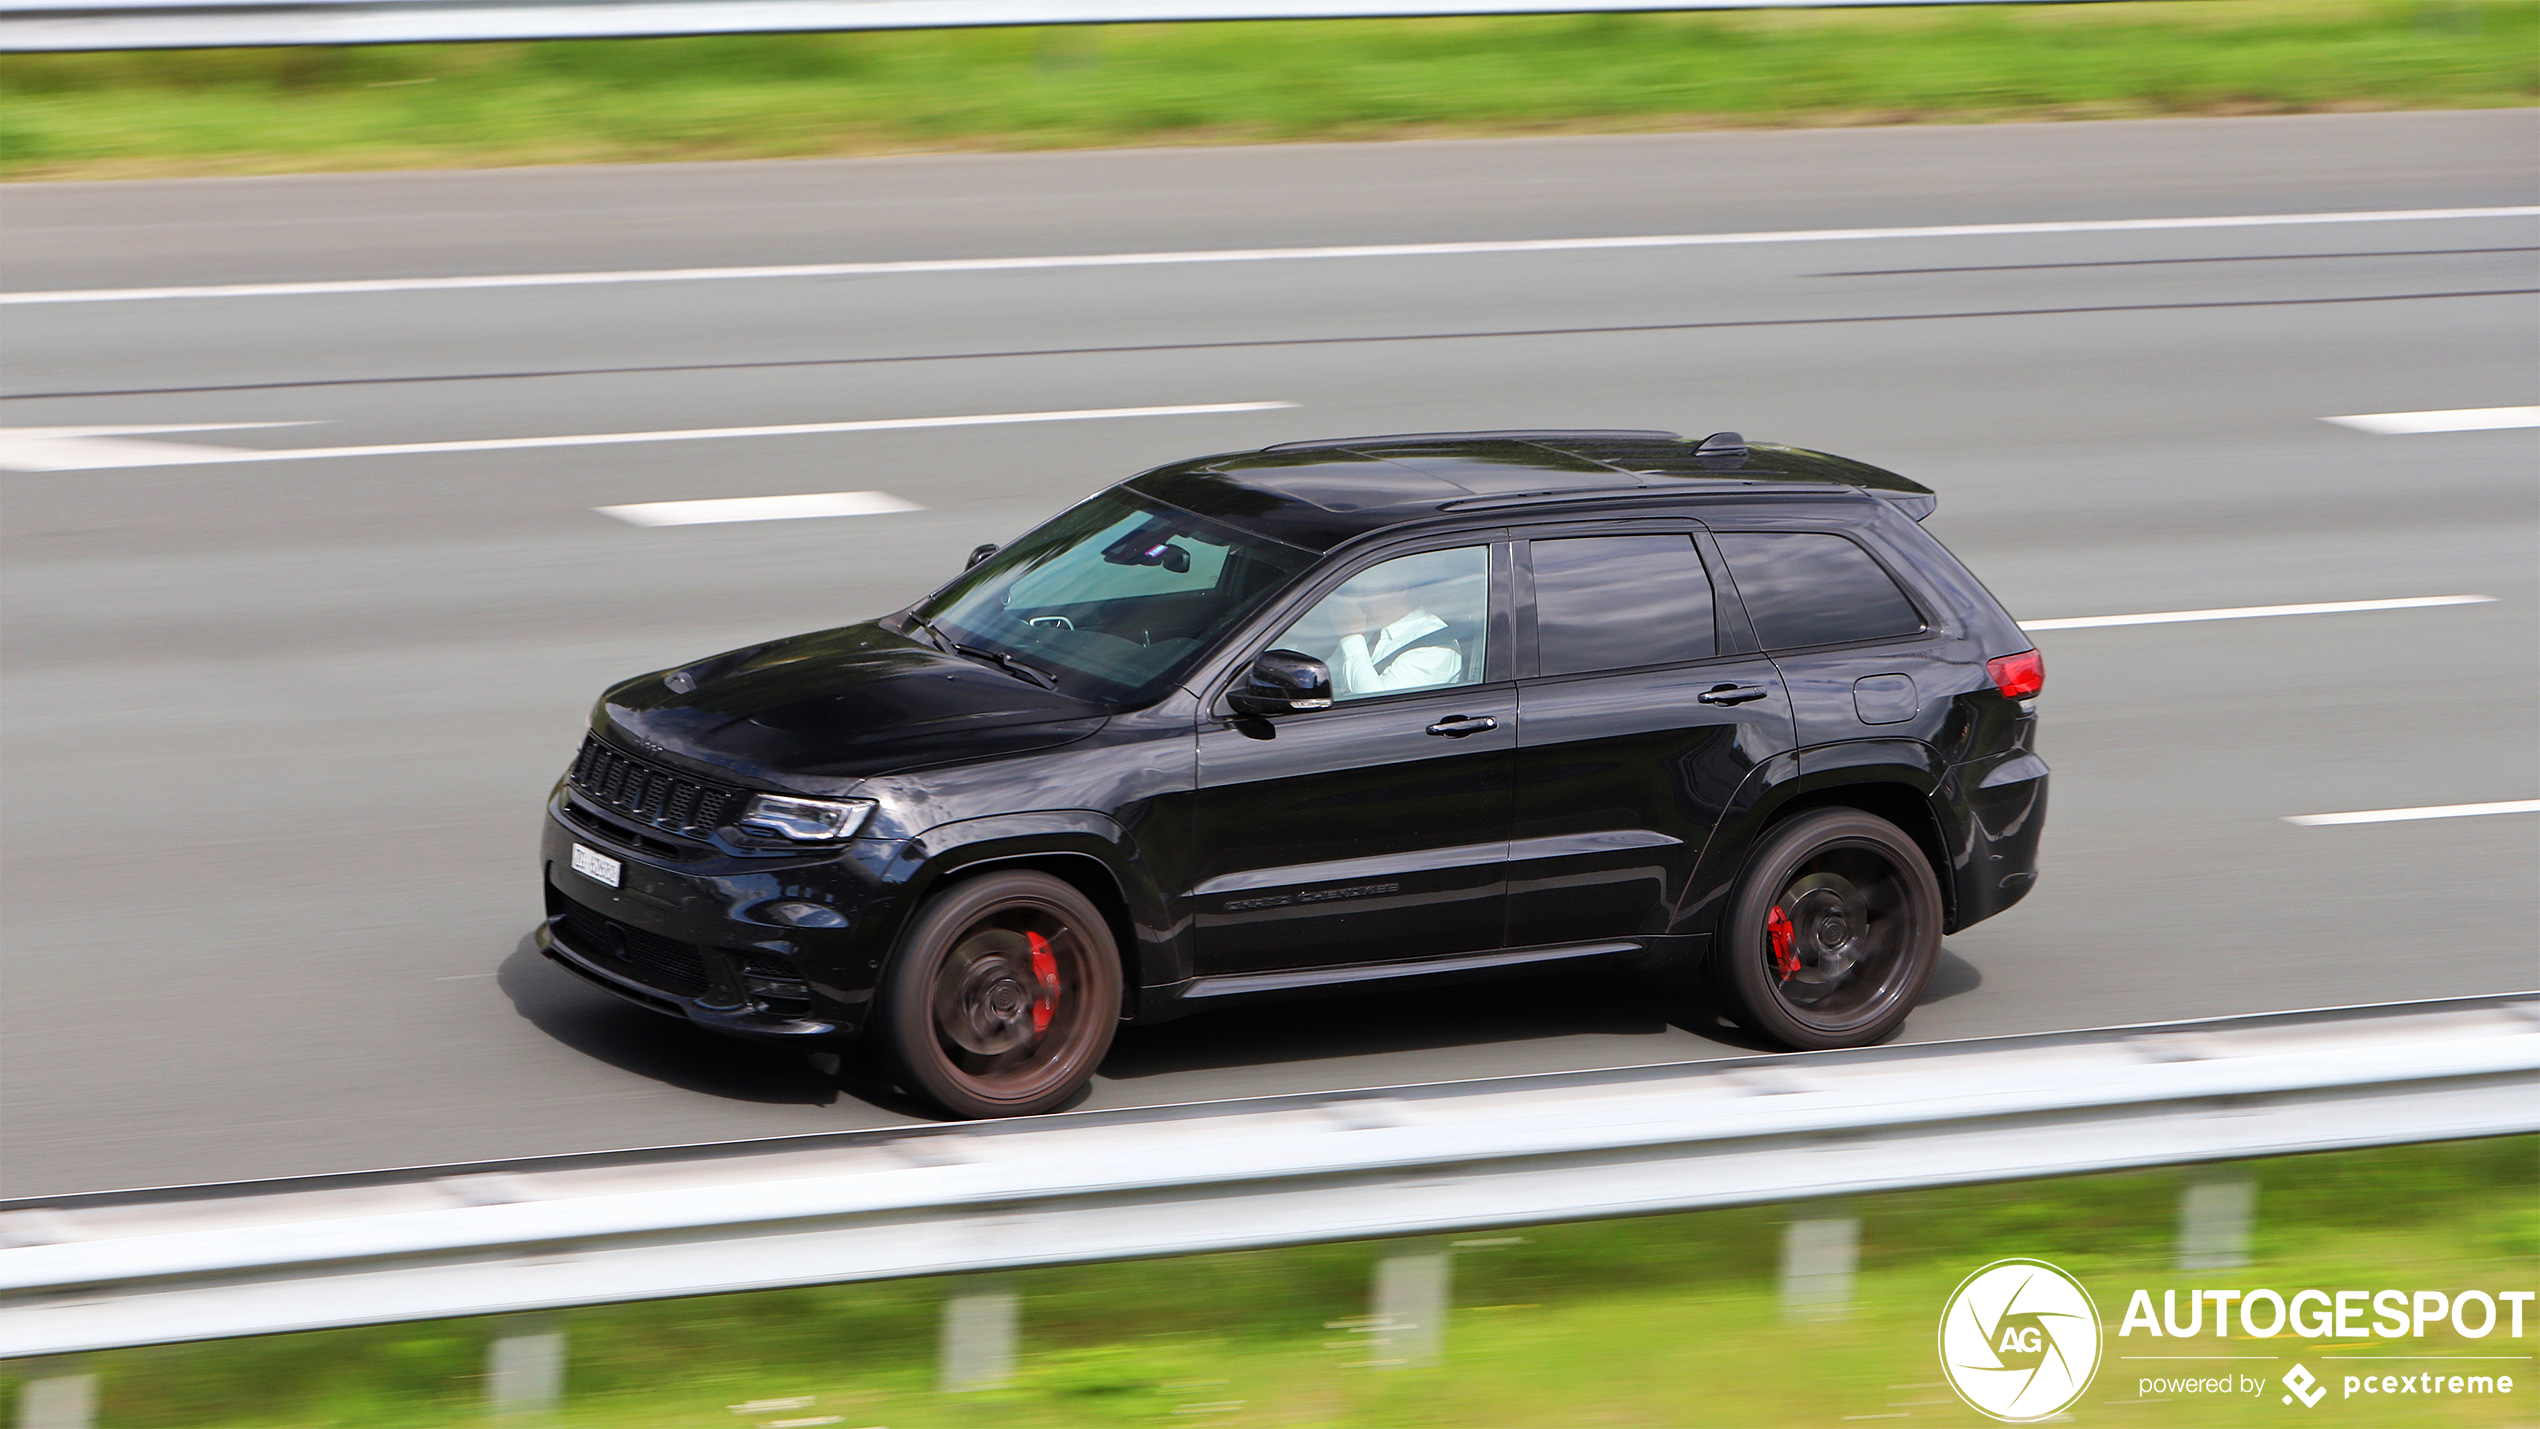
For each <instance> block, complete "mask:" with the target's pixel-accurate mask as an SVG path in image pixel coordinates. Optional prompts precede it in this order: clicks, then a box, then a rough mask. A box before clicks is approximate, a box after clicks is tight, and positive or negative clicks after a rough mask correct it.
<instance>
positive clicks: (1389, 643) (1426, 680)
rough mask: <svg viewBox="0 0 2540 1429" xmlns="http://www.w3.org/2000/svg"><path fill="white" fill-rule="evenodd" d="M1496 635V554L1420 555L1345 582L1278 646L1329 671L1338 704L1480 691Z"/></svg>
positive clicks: (1483, 550)
mask: <svg viewBox="0 0 2540 1429" xmlns="http://www.w3.org/2000/svg"><path fill="white" fill-rule="evenodd" d="M1489 634H1490V548H1489V547H1488V546H1457V547H1455V548H1453V549H1452V550H1445V551H1422V552H1421V553H1420V554H1418V555H1416V556H1397V557H1395V558H1394V559H1393V560H1390V561H1383V562H1380V563H1378V564H1376V565H1373V566H1369V567H1368V568H1367V569H1365V570H1363V571H1360V572H1359V573H1358V574H1356V575H1354V576H1351V577H1350V578H1349V579H1348V580H1347V581H1344V582H1342V584H1341V587H1340V589H1338V590H1336V591H1333V592H1332V593H1331V594H1330V595H1327V596H1325V597H1323V599H1322V600H1321V601H1319V602H1317V603H1316V605H1315V607H1314V608H1313V609H1312V610H1309V611H1307V612H1306V613H1305V616H1304V618H1303V619H1300V620H1299V621H1297V623H1296V624H1294V625H1292V626H1289V627H1288V631H1287V633H1286V634H1285V635H1282V636H1280V637H1279V638H1278V639H1277V640H1276V641H1274V642H1272V644H1273V646H1274V647H1275V648H1277V649H1281V650H1294V651H1296V652H1297V653H1299V654H1301V655H1312V656H1314V657H1315V658H1316V659H1319V660H1321V661H1322V662H1323V663H1324V664H1326V665H1329V666H1331V667H1332V698H1333V699H1334V700H1336V701H1345V700H1363V699H1366V698H1368V697H1369V696H1371V695H1389V694H1394V693H1396V692H1398V691H1402V690H1426V689H1447V688H1450V687H1453V686H1456V685H1478V684H1480V683H1481V681H1482V667H1483V664H1484V661H1485V657H1486V655H1487V654H1488V652H1487V650H1486V649H1485V643H1486V642H1487V641H1488V639H1489Z"/></svg>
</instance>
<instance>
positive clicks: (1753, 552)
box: [1718, 531, 1923, 650]
mask: <svg viewBox="0 0 2540 1429" xmlns="http://www.w3.org/2000/svg"><path fill="white" fill-rule="evenodd" d="M1718 540H1719V542H1720V552H1721V554H1723V555H1725V556H1727V557H1728V559H1729V573H1730V574H1731V575H1733V576H1735V577H1737V593H1738V598H1739V599H1740V600H1743V601H1744V602H1745V603H1746V614H1747V616H1748V618H1750V619H1752V620H1753V621H1754V622H1755V634H1756V637H1757V638H1758V639H1760V640H1762V641H1763V642H1764V647H1765V648H1766V649H1768V650H1787V649H1790V648H1793V647H1795V646H1800V645H1833V644H1837V643H1840V642H1843V641H1847V640H1887V639H1892V638H1894V637H1896V636H1899V635H1912V634H1915V633H1916V632H1918V631H1920V630H1921V629H1922V628H1923V617H1922V616H1921V614H1920V613H1918V612H1917V611H1916V610H1915V609H1914V603H1913V602H1912V601H1910V600H1908V599H1906V598H1905V592H1903V591H1901V590H1898V589H1897V588H1896V582H1895V581H1894V580H1892V579H1890V578H1889V576H1888V574H1887V572H1886V571H1884V570H1882V569H1880V567H1879V563H1878V562H1876V561H1874V560H1871V559H1870V553H1869V552H1867V551H1864V550H1862V549H1861V548H1860V547H1859V546H1856V545H1854V544H1852V542H1850V541H1848V540H1846V539H1844V538H1843V537H1841V536H1830V535H1824V534H1820V533H1818V532H1813V531H1748V532H1724V533H1722V534H1721V535H1720V536H1719V537H1718Z"/></svg>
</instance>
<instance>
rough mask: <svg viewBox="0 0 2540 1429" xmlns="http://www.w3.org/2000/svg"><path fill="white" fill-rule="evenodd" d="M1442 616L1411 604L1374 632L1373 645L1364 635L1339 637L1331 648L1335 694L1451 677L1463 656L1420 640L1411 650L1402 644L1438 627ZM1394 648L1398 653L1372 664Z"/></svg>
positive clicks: (1440, 681) (1372, 691)
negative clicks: (1387, 662)
mask: <svg viewBox="0 0 2540 1429" xmlns="http://www.w3.org/2000/svg"><path fill="white" fill-rule="evenodd" d="M1445 628H1446V622H1445V621H1444V620H1441V619H1439V618H1438V617H1437V616H1436V615H1435V614H1433V613H1431V612H1430V611H1427V610H1415V611H1413V612H1411V613H1410V614H1409V615H1406V616H1404V617H1403V618H1401V619H1400V620H1397V621H1395V622H1394V623H1393V624H1391V625H1388V626H1386V627H1385V628H1384V629H1382V630H1379V631H1377V632H1376V644H1375V648H1373V649H1369V648H1368V645H1367V637H1366V636H1364V635H1351V636H1347V637H1345V638H1343V639H1342V641H1341V643H1340V649H1338V650H1337V651H1335V652H1334V654H1335V655H1337V656H1338V660H1337V662H1336V664H1335V665H1334V667H1333V670H1332V683H1333V684H1334V685H1335V686H1337V687H1338V688H1337V689H1336V690H1335V691H1334V693H1335V694H1339V695H1372V694H1377V693H1380V692H1382V691H1386V690H1418V689H1426V688H1427V687H1429V686H1431V685H1443V684H1448V683H1450V682H1452V681H1453V680H1454V679H1455V677H1456V676H1457V675H1459V674H1461V673H1463V670H1464V657H1463V656H1461V655H1459V654H1457V653H1455V651H1453V650H1451V649H1449V648H1447V647H1446V646H1443V645H1426V646H1422V647H1421V648H1419V649H1417V650H1403V647H1404V646H1406V645H1409V644H1410V643H1411V642H1412V641H1414V640H1418V639H1419V638H1421V637H1422V636H1424V635H1429V634H1433V633H1435V632H1437V631H1440V630H1444V629H1445ZM1396 650H1402V657H1401V658H1400V659H1398V660H1396V661H1394V662H1393V663H1392V664H1390V665H1387V666H1385V668H1384V669H1383V670H1381V671H1380V670H1378V669H1377V668H1376V666H1377V665H1378V664H1379V663H1380V662H1382V661H1383V660H1384V658H1385V657H1386V656H1388V655H1391V654H1392V653H1393V652H1395V651H1396Z"/></svg>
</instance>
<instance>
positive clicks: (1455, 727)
mask: <svg viewBox="0 0 2540 1429" xmlns="http://www.w3.org/2000/svg"><path fill="white" fill-rule="evenodd" d="M1497 728H1499V721H1498V720H1495V719H1492V718H1491V717H1490V716H1489V715H1456V716H1454V717H1453V718H1451V719H1442V720H1439V721H1438V722H1437V723H1436V724H1433V725H1430V726H1429V733H1431V734H1442V735H1445V736H1446V737H1447V738H1449V739H1462V738H1463V737H1464V736H1466V735H1468V734H1480V733H1481V732H1482V731H1484V730H1489V729H1497Z"/></svg>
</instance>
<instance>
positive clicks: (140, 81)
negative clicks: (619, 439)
mask: <svg viewBox="0 0 2540 1429" xmlns="http://www.w3.org/2000/svg"><path fill="white" fill-rule="evenodd" d="M2535 95H2540V0H2152V3H2117V4H2107V5H2076V6H2066V5H2041V6H1981V7H1961V8H1935V9H1916V10H1903V11H1897V10H1884V11H1857V10H1856V11H1827V10H1815V11H1763V12H1747V13H1735V14H1683V15H1587V16H1526V17H1515V18H1479V19H1418V20H1318V21H1275V22H1255V23H1234V24H1190V25H1121V26H1103V27H1090V28H1080V29H1010V30H969V31H921V32H902V33H870V34H828V35H758V36H734V37H720V38H699V39H661V40H568V41H557V42H542V43H529V44H508V43H507V44H485V45H410V46H369V47H347V48H317V47H312V48H304V49H267V50H208V51H158V52H130V53H115V54H83V55H12V56H7V57H4V58H0V106H5V107H0V175H5V176H7V177H12V178H20V179H30V178H131V177H149V176H190V175H209V174H247V173H282V172H295V171H307V170H324V169H381V168H416V167H477V166H486V165H510V164H556V163H589V162H609V161H630V160H635V161H660V160H679V159H745V158H773V157H795V156H804V155H823V154H871V153H906V152H932V151H943V150H963V149H971V150H975V149H1038V148H1077V147H1089V146H1101V145H1120V144H1205V143H1253V142H1264V141H1284V140H1306V139H1374V138H1408V137H1424V136H1425V137H1442V136H1459V135H1478V134H1526V133H1557V132H1596V131H1614V132H1620V131H1636V130H1673V129H1697V128H1719V127H1735V126H1760V125H1828V124H1881V123H1903V122H1915V121H1946V122H1975V121H1987V120H2011V119H2096V118H2118V117H2143V116H2154V115H2198V114H2276V113H2299V112H2307V111H2320V110H2338V109H2393V108H2424V107H2490V106H2504V105H2522V104H2529V103H2531V102H2533V100H2534V97H2535Z"/></svg>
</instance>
